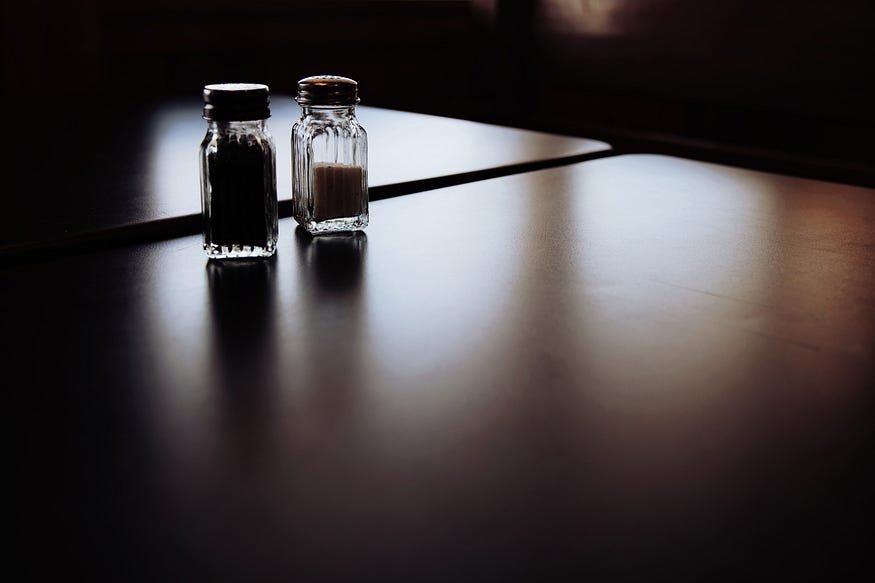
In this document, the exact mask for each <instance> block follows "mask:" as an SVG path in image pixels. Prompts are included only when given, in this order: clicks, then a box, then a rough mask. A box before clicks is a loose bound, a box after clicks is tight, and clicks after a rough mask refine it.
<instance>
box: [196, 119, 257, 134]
mask: <svg viewBox="0 0 875 583" xmlns="http://www.w3.org/2000/svg"><path fill="white" fill-rule="evenodd" d="M208 124H209V128H210V131H212V132H222V133H229V134H253V133H261V132H264V128H265V126H266V125H267V120H266V119H250V120H246V121H215V120H210V121H209V122H208Z"/></svg>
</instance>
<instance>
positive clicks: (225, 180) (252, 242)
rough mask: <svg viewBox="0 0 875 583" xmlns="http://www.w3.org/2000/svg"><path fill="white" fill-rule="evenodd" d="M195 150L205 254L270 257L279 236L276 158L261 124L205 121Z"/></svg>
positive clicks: (209, 255)
mask: <svg viewBox="0 0 875 583" xmlns="http://www.w3.org/2000/svg"><path fill="white" fill-rule="evenodd" d="M208 123H209V127H208V129H207V135H206V136H205V137H204V140H203V142H202V143H201V148H200V163H201V208H202V211H203V214H202V216H203V234H204V251H205V252H206V254H207V256H208V257H210V258H211V259H227V258H237V257H269V256H271V255H273V253H274V252H275V251H276V241H277V235H278V232H279V230H278V225H277V196H276V154H275V147H274V142H273V138H272V137H271V135H270V133H269V132H268V129H267V124H266V122H265V120H263V119H262V120H252V121H209V122H208Z"/></svg>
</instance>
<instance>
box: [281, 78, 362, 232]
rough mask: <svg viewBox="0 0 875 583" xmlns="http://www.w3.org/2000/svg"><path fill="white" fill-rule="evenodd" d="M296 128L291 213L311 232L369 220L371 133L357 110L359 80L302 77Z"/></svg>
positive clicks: (349, 228) (335, 229)
mask: <svg viewBox="0 0 875 583" xmlns="http://www.w3.org/2000/svg"><path fill="white" fill-rule="evenodd" d="M295 101H297V102H298V104H299V105H300V106H301V118H300V119H299V120H298V121H297V123H295V125H294V126H293V127H292V213H293V215H294V217H295V220H296V221H297V222H298V223H299V224H300V225H301V226H302V227H303V228H304V229H305V230H307V231H308V232H309V233H311V234H318V233H332V232H339V231H358V230H361V229H364V228H365V227H366V226H367V225H368V137H367V133H366V132H365V130H364V128H363V127H362V126H361V125H360V124H359V122H358V119H356V115H355V106H356V104H357V103H358V102H359V98H358V83H356V82H355V81H353V80H352V79H348V78H346V77H337V76H334V75H319V76H315V77H306V78H304V79H301V80H300V81H298V96H297V98H296V99H295Z"/></svg>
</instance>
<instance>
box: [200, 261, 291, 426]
mask: <svg viewBox="0 0 875 583" xmlns="http://www.w3.org/2000/svg"><path fill="white" fill-rule="evenodd" d="M276 271H277V257H276V256H275V255H274V256H273V257H271V258H269V259H252V260H247V259H242V260H233V261H209V262H208V263H207V266H206V272H207V280H208V283H209V290H210V304H211V308H212V320H213V327H212V328H213V334H212V338H211V341H212V358H211V359H210V362H211V365H212V367H213V370H212V371H211V372H212V373H213V374H214V378H216V379H218V382H216V383H215V385H216V386H217V387H221V391H220V393H219V396H220V398H221V399H222V401H223V402H224V405H223V406H222V407H221V410H222V417H223V422H224V423H226V424H227V425H228V429H229V430H230V431H231V432H232V433H239V434H246V435H255V434H257V433H259V431H257V430H256V428H257V427H258V426H260V425H262V424H263V422H264V417H265V416H266V415H267V414H268V412H269V410H270V407H271V403H272V402H273V400H274V396H273V395H272V394H271V392H272V387H275V386H276V382H275V377H276V362H277V354H276V352H277V349H276V330H275V327H276V324H275V322H276V318H277V309H276V301H277V299H276V295H277V294H276V279H277V278H276Z"/></svg>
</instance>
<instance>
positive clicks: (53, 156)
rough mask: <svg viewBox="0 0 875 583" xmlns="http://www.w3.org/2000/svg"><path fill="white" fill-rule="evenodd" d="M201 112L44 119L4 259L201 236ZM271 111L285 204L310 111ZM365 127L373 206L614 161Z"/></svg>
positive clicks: (581, 144) (19, 181)
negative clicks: (92, 242) (545, 169)
mask: <svg viewBox="0 0 875 583" xmlns="http://www.w3.org/2000/svg"><path fill="white" fill-rule="evenodd" d="M103 105H104V104H103V103H98V104H97V106H96V107H100V106H103ZM201 107H202V103H201V102H200V101H199V100H197V99H191V100H182V101H171V102H164V103H159V104H156V105H151V106H148V105H147V106H138V107H136V108H133V107H128V108H127V109H120V108H118V107H116V108H114V109H105V110H98V111H96V112H95V111H89V110H85V111H80V110H77V109H75V108H72V107H71V108H70V110H69V111H68V110H66V109H65V110H63V111H61V112H59V113H58V114H57V115H56V116H41V117H40V118H39V119H38V126H37V127H34V128H29V131H26V132H22V136H21V137H20V138H19V137H17V138H16V139H17V140H21V143H20V144H13V145H14V146H16V147H12V148H9V149H8V151H7V155H6V159H5V161H4V162H5V164H7V165H8V169H7V172H8V173H9V175H10V176H12V178H13V180H12V183H11V187H10V188H9V189H8V195H7V197H6V198H7V199H8V200H7V202H8V205H7V207H6V210H5V211H4V212H3V213H0V253H2V252H3V251H15V250H17V249H22V248H25V249H26V248H29V247H32V246H39V245H41V244H43V245H46V244H57V245H60V244H63V243H65V242H66V241H68V240H70V239H76V238H77V237H79V238H81V237H88V236H100V234H101V233H102V234H103V235H104V236H111V235H112V234H113V230H116V231H118V230H120V229H124V228H126V227H132V226H136V227H138V228H141V229H142V228H143V225H144V224H148V223H158V222H161V221H164V222H165V223H166V222H167V221H172V220H174V219H181V218H185V219H187V220H186V222H185V224H184V225H182V226H180V227H179V229H178V230H177V233H176V234H188V233H195V232H197V231H198V229H199V228H200V227H199V218H198V215H199V214H200V210H201V209H200V182H199V180H200V178H199V162H198V146H199V144H200V142H201V140H202V139H203V137H204V134H205V132H206V122H204V120H203V119H201V117H200V116H201ZM271 110H272V117H271V119H270V120H269V121H268V127H269V128H270V131H271V133H272V134H273V136H274V140H275V142H276V159H277V192H278V197H279V199H280V201H281V202H282V201H287V200H290V198H291V175H290V172H291V170H290V168H291V165H290V164H291V163H290V157H291V146H290V142H289V136H290V133H291V127H292V124H293V123H294V122H295V121H296V120H297V118H298V117H299V115H300V108H299V107H298V105H297V104H296V103H294V102H293V101H292V99H291V97H288V96H280V95H276V96H274V97H273V99H272V104H271ZM358 116H359V119H360V120H361V122H362V125H363V126H364V127H365V129H366V130H367V132H368V138H369V165H368V166H369V167H368V170H369V183H370V186H371V190H372V198H381V197H384V196H387V195H394V194H401V193H405V192H412V191H420V190H424V189H426V188H430V187H432V185H431V184H430V182H431V181H434V180H435V179H441V178H444V179H445V178H447V177H455V178H456V180H457V181H459V182H461V181H465V180H466V179H467V178H474V177H476V176H477V173H483V172H499V173H501V172H511V171H513V170H515V169H516V170H522V169H525V168H526V167H527V166H528V165H532V164H538V163H545V162H550V161H556V160H561V159H572V160H576V159H581V158H585V157H587V156H590V155H594V154H599V153H604V152H607V151H608V150H609V149H610V148H609V146H608V145H607V144H605V143H603V142H598V141H595V140H588V139H584V138H572V137H565V136H558V135H554V134H545V133H539V132H532V131H526V130H519V129H513V128H506V127H500V126H494V125H487V124H482V123H476V122H471V121H464V120H457V119H450V118H444V117H436V116H431V115H423V114H417V113H408V112H401V111H393V110H387V109H379V108H372V107H359V108H358ZM28 140H29V141H28ZM160 227H161V225H155V228H160ZM180 229H181V230H180ZM165 230H166V225H165Z"/></svg>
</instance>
